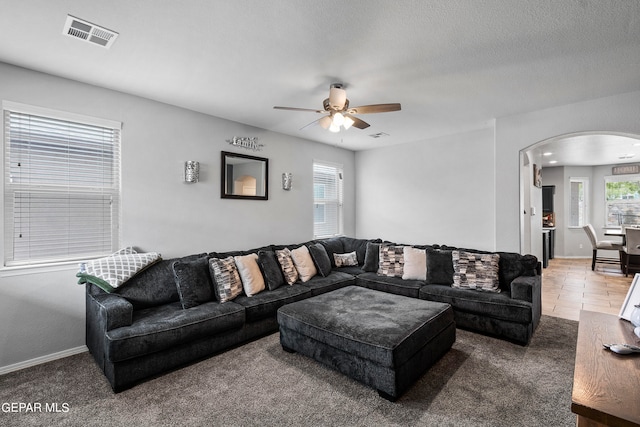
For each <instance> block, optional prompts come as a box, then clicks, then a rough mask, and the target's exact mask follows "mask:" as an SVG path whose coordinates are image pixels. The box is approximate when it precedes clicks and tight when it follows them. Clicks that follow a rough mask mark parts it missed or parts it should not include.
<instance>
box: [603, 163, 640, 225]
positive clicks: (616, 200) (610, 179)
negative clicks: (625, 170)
mask: <svg viewBox="0 0 640 427" xmlns="http://www.w3.org/2000/svg"><path fill="white" fill-rule="evenodd" d="M604 197H605V199H604V206H605V225H606V226H614V227H615V226H621V225H629V224H631V225H638V224H640V176H639V175H618V176H606V177H605V178H604Z"/></svg>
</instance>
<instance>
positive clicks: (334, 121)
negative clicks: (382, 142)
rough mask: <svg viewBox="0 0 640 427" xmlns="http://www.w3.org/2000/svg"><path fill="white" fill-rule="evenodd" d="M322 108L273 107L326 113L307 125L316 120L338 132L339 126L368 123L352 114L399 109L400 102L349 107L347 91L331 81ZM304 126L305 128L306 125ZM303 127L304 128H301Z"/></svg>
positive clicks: (367, 124) (358, 125)
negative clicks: (327, 96) (327, 95)
mask: <svg viewBox="0 0 640 427" xmlns="http://www.w3.org/2000/svg"><path fill="white" fill-rule="evenodd" d="M322 106H323V107H324V110H314V109H312V108H295V107H273V108H275V109H276V110H291V111H310V112H313V113H321V114H326V113H328V114H327V115H326V116H323V117H322V118H320V119H318V120H315V121H314V122H312V123H310V124H309V125H307V126H310V125H312V124H314V123H316V122H318V123H319V124H320V126H322V128H324V129H329V130H330V131H331V132H339V131H340V127H343V128H344V129H349V128H350V127H351V126H354V127H357V128H358V129H366V128H368V127H369V126H370V125H369V123H367V122H365V121H364V120H362V119H359V118H358V117H355V116H354V114H371V113H386V112H389V111H399V110H400V104H398V103H394V104H372V105H362V106H360V107H351V108H349V100H348V99H347V92H346V91H345V90H344V87H343V85H342V84H341V83H333V84H332V85H331V86H329V98H327V99H325V100H324V101H323V102H322ZM307 126H305V128H306V127H307ZM303 129H304V128H303Z"/></svg>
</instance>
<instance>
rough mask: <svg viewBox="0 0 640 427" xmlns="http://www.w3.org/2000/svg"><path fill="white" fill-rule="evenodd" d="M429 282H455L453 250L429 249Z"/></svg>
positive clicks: (434, 283) (437, 283)
mask: <svg viewBox="0 0 640 427" xmlns="http://www.w3.org/2000/svg"><path fill="white" fill-rule="evenodd" d="M427 284H430V285H452V284H453V260H452V258H451V251H449V250H439V249H427Z"/></svg>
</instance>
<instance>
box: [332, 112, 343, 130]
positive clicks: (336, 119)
mask: <svg viewBox="0 0 640 427" xmlns="http://www.w3.org/2000/svg"><path fill="white" fill-rule="evenodd" d="M333 124H334V125H336V126H338V127H340V126H342V125H343V124H344V116H343V115H342V113H335V114H334V115H333Z"/></svg>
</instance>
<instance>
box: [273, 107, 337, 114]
mask: <svg viewBox="0 0 640 427" xmlns="http://www.w3.org/2000/svg"><path fill="white" fill-rule="evenodd" d="M273 108H274V109H276V110H290V111H309V112H311V113H326V111H324V110H314V109H313V108H296V107H273Z"/></svg>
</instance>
